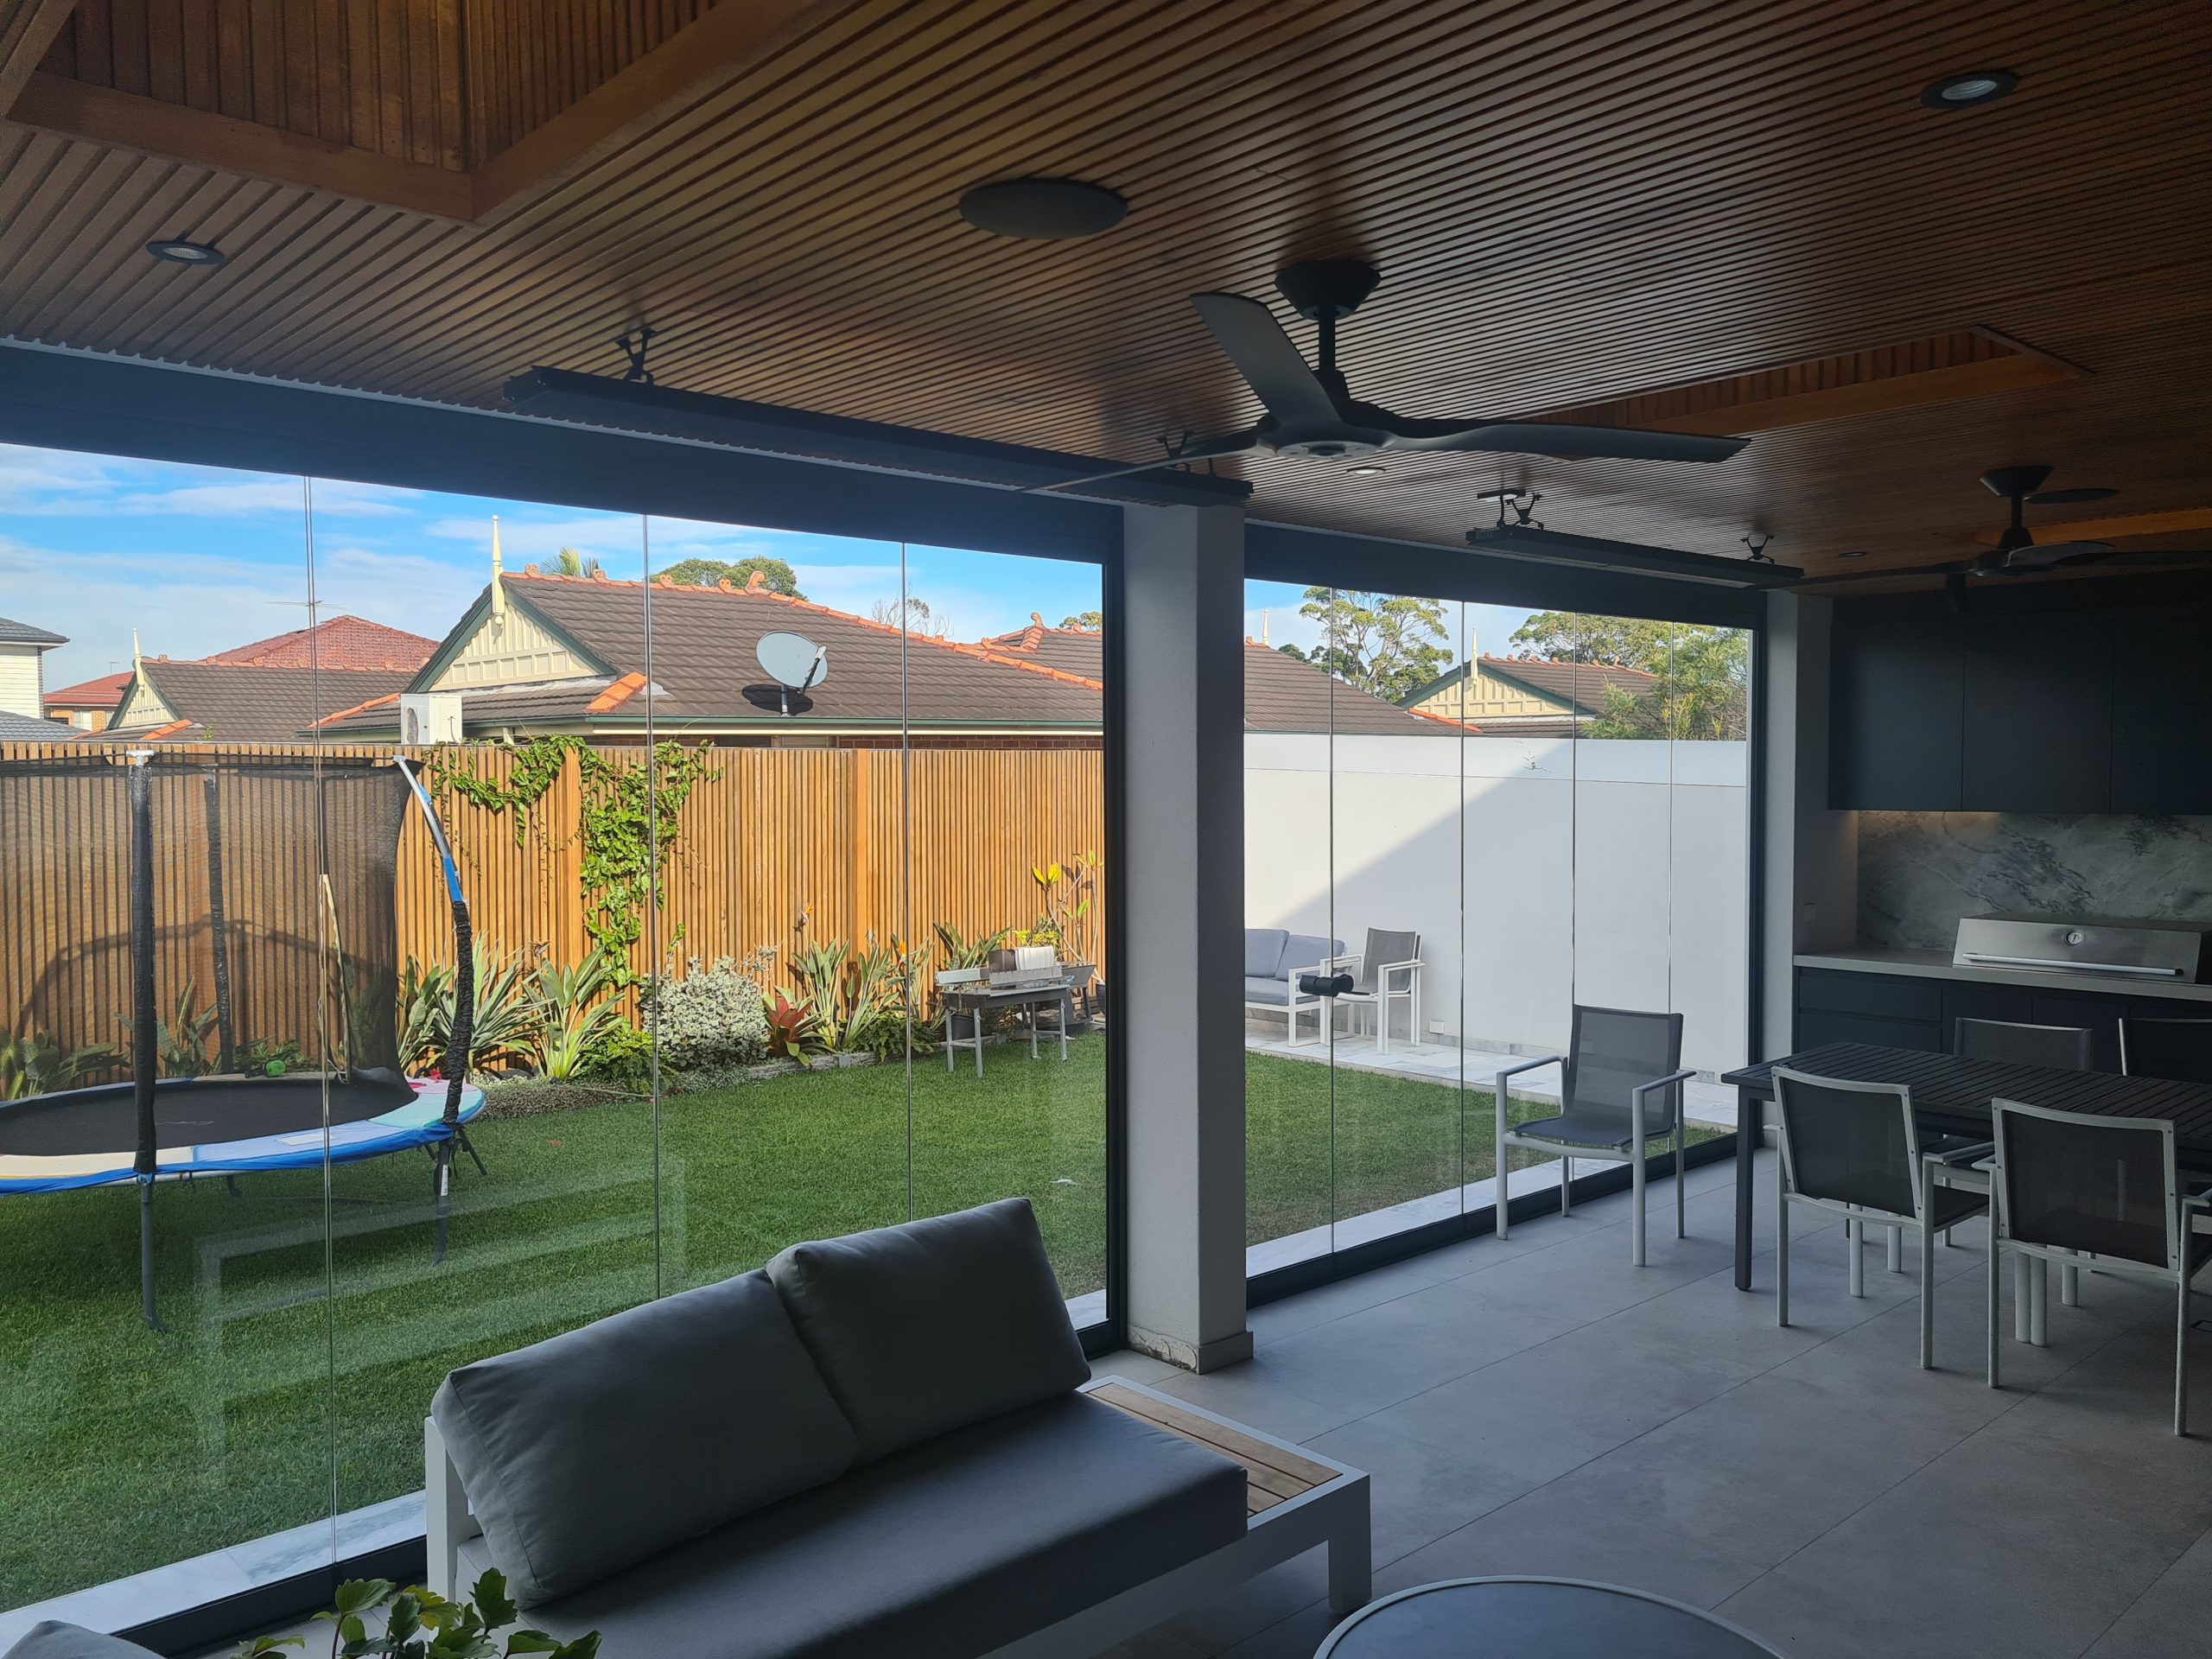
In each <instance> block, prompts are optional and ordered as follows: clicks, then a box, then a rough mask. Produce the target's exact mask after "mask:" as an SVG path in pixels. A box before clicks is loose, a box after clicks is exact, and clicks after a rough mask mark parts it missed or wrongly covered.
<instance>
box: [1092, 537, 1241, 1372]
mask: <svg viewBox="0 0 2212 1659" xmlns="http://www.w3.org/2000/svg"><path fill="white" fill-rule="evenodd" d="M1123 525H1124V528H1123V532H1122V545H1123V554H1124V557H1123V564H1122V592H1123V605H1122V640H1121V650H1122V741H1123V742H1124V743H1125V745H1126V746H1127V747H1126V753H1127V765H1126V766H1125V767H1124V769H1123V779H1122V814H1123V821H1124V823H1125V825H1126V830H1125V834H1124V836H1123V841H1122V868H1120V869H1119V870H1117V871H1116V872H1115V873H1114V875H1115V879H1116V880H1119V881H1121V882H1122V932H1121V936H1120V938H1117V939H1116V941H1115V942H1114V959H1115V962H1116V964H1117V966H1116V968H1115V969H1114V1002H1115V1007H1114V1040H1115V1041H1116V1043H1118V1044H1120V1045H1121V1046H1122V1065H1123V1066H1124V1068H1125V1074H1126V1076H1127V1077H1128V1183H1127V1189H1126V1190H1127V1192H1128V1222H1127V1225H1128V1337H1129V1345H1130V1346H1131V1347H1133V1348H1137V1349H1141V1350H1142V1351H1144V1352H1146V1353H1148V1354H1153V1355H1155V1356H1157V1357H1160V1358H1161V1359H1165V1360H1167V1361H1169V1362H1170V1363H1173V1364H1177V1365H1181V1366H1184V1367H1186V1368H1187V1369H1190V1370H1199V1371H1207V1370H1216V1369H1217V1368H1218V1367H1221V1366H1224V1365H1230V1364H1234V1363H1236V1362H1237V1361H1239V1360H1242V1359H1246V1358H1249V1357H1250V1356H1251V1352H1252V1337H1251V1333H1250V1332H1249V1331H1247V1330H1246V1329H1245V1328H1244V1019H1243V1014H1244V1010H1243V959H1244V958H1243V941H1244V936H1243V925H1244V916H1243V906H1244V763H1243V753H1244V747H1243V746H1244V650H1243V614H1244V537H1243V513H1242V512H1241V511H1239V510H1238V509H1236V508H1235V507H1129V508H1127V509H1125V510H1124V514H1123Z"/></svg>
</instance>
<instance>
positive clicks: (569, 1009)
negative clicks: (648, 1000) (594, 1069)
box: [524, 950, 628, 1083]
mask: <svg viewBox="0 0 2212 1659" xmlns="http://www.w3.org/2000/svg"><path fill="white" fill-rule="evenodd" d="M614 985H615V975H614V973H613V969H612V967H611V965H610V964H609V963H608V961H607V955H606V953H605V952H604V951H601V950H594V951H593V952H592V953H591V954H590V955H589V956H588V957H585V958H584V959H583V960H582V962H580V963H577V964H576V965H575V967H573V968H563V967H562V966H561V965H560V964H559V963H556V962H551V961H546V962H541V963H538V964H537V971H536V972H535V973H533V974H532V975H531V976H530V980H529V983H528V985H527V987H526V988H525V995H527V996H528V997H529V999H530V1001H531V1014H532V1020H531V1032H530V1035H529V1037H528V1039H526V1040H525V1042H524V1047H525V1048H526V1049H527V1051H528V1053H529V1057H530V1061H531V1070H533V1071H536V1072H537V1075H538V1076H539V1077H543V1078H546V1079H547V1080H549V1081H550V1082H553V1083H568V1082H570V1081H572V1080H573V1079H575V1078H576V1077H581V1076H582V1075H583V1073H584V1072H585V1071H588V1070H590V1069H591V1064H592V1060H593V1058H594V1056H595V1055H598V1054H601V1052H604V1051H605V1050H606V1049H607V1046H609V1045H611V1044H612V1043H613V1039H614V1033H616V1032H617V1031H619V1030H621V1029H624V1028H626V1026H627V1023H628V1022H627V1021H626V1020H624V1019H623V1017H622V1009H621V1007H620V1004H618V1003H617V1002H616V1001H614V1000H613V996H612V995H611V993H612V992H613V989H614Z"/></svg>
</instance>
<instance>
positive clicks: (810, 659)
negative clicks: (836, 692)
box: [753, 633, 829, 715]
mask: <svg viewBox="0 0 2212 1659" xmlns="http://www.w3.org/2000/svg"><path fill="white" fill-rule="evenodd" d="M753 656H754V657H755V658H757V659H758V660H759V662H760V666H761V668H762V669H763V670H765V671H766V673H767V676H768V677H769V678H770V679H772V680H773V681H775V683H777V684H778V685H779V686H780V687H782V688H783V696H782V699H781V701H782V705H783V711H784V712H785V714H787V715H788V714H789V713H791V695H792V694H793V693H794V692H796V693H797V694H798V696H801V697H804V696H805V695H806V694H807V693H808V692H809V691H811V690H813V689H814V688H815V687H816V686H817V685H819V684H821V683H822V682H823V681H824V680H826V679H828V678H829V649H828V647H826V646H823V645H816V644H815V643H814V641H813V640H811V639H808V638H807V637H806V636H805V635H804V634H803V633H764V634H762V635H761V636H760V644H759V645H755V646H753Z"/></svg>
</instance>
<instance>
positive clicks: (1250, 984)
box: [1244, 977, 1290, 1007]
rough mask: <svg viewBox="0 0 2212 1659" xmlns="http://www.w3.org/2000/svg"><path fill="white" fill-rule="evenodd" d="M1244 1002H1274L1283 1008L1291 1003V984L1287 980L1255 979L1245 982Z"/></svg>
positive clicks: (1247, 979)
mask: <svg viewBox="0 0 2212 1659" xmlns="http://www.w3.org/2000/svg"><path fill="white" fill-rule="evenodd" d="M1244 1000H1245V1001H1247V1002H1272V1003H1274V1005H1275V1007H1282V1006H1283V1005H1284V1004H1285V1003H1287V1002H1288V1001H1290V982H1289V981H1288V980H1287V979H1253V978H1249V977H1247V978H1246V980H1245V981H1244Z"/></svg>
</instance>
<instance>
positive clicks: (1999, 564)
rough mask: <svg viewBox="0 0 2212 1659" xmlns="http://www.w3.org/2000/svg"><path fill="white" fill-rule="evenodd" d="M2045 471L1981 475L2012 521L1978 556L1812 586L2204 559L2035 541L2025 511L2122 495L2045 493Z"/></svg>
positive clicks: (2188, 552) (1818, 580) (2191, 552)
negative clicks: (2008, 507)
mask: <svg viewBox="0 0 2212 1659" xmlns="http://www.w3.org/2000/svg"><path fill="white" fill-rule="evenodd" d="M2050 473H2051V469H2050V467H1998V468H1996V469H1995V470H1994V471H1993V472H1986V473H1984V474H1982V475H1981V486H1982V487H1983V488H1984V489H1986V490H1987V491H1988V492H1989V493H1991V494H1992V495H1997V496H2002V497H2003V498H2004V499H2005V500H2007V501H2009V502H2010V503H2011V504H2012V523H2011V524H2007V525H2006V526H2005V533H2004V534H2003V535H2001V536H1999V537H1998V538H1997V545H1996V546H1994V547H1993V548H1990V549H1988V550H1986V551H1984V552H1981V553H1978V554H1976V555H1975V556H1974V557H1973V558H1971V559H1950V560H1947V561H1945V562H1944V563H1941V564H1916V565H1910V566H1907V567H1905V568H1904V569H1885V570H1855V571H1853V572H1852V573H1851V574H1850V575H1835V576H1815V577H1814V578H1813V579H1812V582H1813V584H1814V585H1817V586H1821V587H1830V586H1834V585H1835V584H1837V583H1840V582H1884V581H1894V580H1895V579H1897V577H1900V576H1945V577H1951V578H1959V579H1963V578H1965V577H1967V576H1985V577H1988V576H2032V575H2040V574H2042V573H2043V572H2044V571H2047V570H2058V569H2064V568H2065V567H2066V566H2068V565H2075V564H2100V563H2123V564H2144V563H2161V562H2163V561H2165V560H2168V559H2183V558H2202V557H2203V556H2204V554H2203V553H2202V551H2201V550H2197V549H2194V548H2190V549H2169V550H2152V549H2145V550H2143V551H2141V552H2137V553H2123V552H2121V551H2120V550H2119V549H2118V548H2116V547H2114V546H2113V544H2112V543H2110V542H2088V541H2083V542H2038V541H2037V540H2036V538H2035V536H2034V534H2033V533H2032V532H2031V531H2030V530H2029V529H2028V527H2027V524H2026V523H2025V522H2024V519H2025V509H2027V508H2029V507H2056V506H2064V505H2069V504H2072V503H2075V502H2082V501H2103V500H2107V499H2110V498H2112V497H2113V496H2114V495H2117V494H2119V493H2120V492H2119V491H2117V490H2111V489H2103V488H2094V489H2069V490H2046V489H2044V487H2043V482H2044V480H2045V479H2047V478H2049V477H2050Z"/></svg>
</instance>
